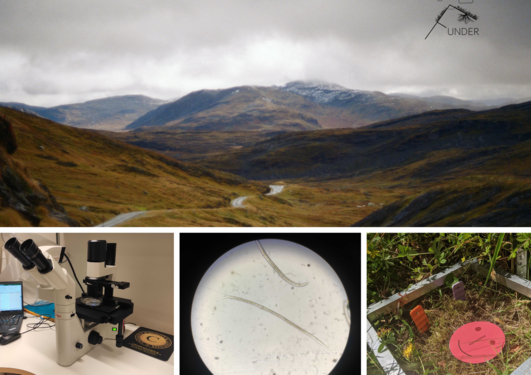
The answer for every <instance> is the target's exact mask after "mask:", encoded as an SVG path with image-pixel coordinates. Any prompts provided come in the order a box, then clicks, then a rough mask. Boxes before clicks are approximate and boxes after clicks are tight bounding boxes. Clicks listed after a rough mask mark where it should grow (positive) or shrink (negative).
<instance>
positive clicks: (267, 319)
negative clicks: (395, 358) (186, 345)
mask: <svg viewBox="0 0 531 375" xmlns="http://www.w3.org/2000/svg"><path fill="white" fill-rule="evenodd" d="M191 323H192V334H193V338H194V342H195V345H196V348H197V350H198V352H199V354H200V356H201V358H202V360H203V362H204V363H205V365H206V366H207V367H208V369H209V370H210V371H211V372H212V373H213V374H215V375H221V374H231V375H238V374H241V375H248V374H257V375H260V374H262V375H273V374H275V375H286V374H290V375H298V374H312V375H315V374H323V375H327V374H329V373H330V372H331V371H332V369H333V368H334V366H335V365H336V364H337V362H338V361H339V359H340V358H341V355H342V354H343V351H344V350H345V346H346V344H347V339H348V335H349V331H350V311H349V306H348V299H347V295H346V292H345V289H344V287H343V284H342V283H341V281H340V280H339V278H338V276H337V275H336V273H335V272H334V270H333V269H332V268H331V267H330V265H329V264H328V263H327V262H326V261H324V260H323V259H322V258H321V257H320V256H319V255H317V254H316V253H315V252H313V251H311V250H309V249H308V248H306V247H303V246H301V245H298V244H296V243H293V242H289V241H283V240H270V239H264V240H259V241H252V242H248V243H245V244H243V245H240V246H238V247H236V248H234V249H232V250H231V251H229V252H227V253H225V254H224V255H223V256H221V257H220V258H219V259H218V260H217V261H216V262H214V264H213V265H212V266H211V267H210V268H209V269H208V271H207V273H206V274H205V275H204V276H203V278H202V280H201V282H200V284H199V286H198V288H197V291H196V293H195V296H194V301H193V305H192V322H191Z"/></svg>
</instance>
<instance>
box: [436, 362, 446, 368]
mask: <svg viewBox="0 0 531 375" xmlns="http://www.w3.org/2000/svg"><path fill="white" fill-rule="evenodd" d="M437 364H438V365H439V366H442V368H444V369H446V362H444V361H441V362H438V363H437Z"/></svg>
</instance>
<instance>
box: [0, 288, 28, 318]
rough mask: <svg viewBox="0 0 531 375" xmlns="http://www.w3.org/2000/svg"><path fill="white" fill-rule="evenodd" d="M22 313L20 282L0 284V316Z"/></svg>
mask: <svg viewBox="0 0 531 375" xmlns="http://www.w3.org/2000/svg"><path fill="white" fill-rule="evenodd" d="M22 313H23V297H22V281H8V282H0V315H16V314H22Z"/></svg>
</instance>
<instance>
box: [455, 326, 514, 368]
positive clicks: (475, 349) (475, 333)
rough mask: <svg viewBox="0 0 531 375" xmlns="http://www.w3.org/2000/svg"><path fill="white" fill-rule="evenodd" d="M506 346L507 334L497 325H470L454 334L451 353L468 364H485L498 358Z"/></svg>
mask: <svg viewBox="0 0 531 375" xmlns="http://www.w3.org/2000/svg"><path fill="white" fill-rule="evenodd" d="M504 345H505V334H504V333H503V331H502V330H501V328H500V327H498V326H497V325H496V324H492V323H489V322H474V323H468V324H465V325H464V326H462V327H460V328H459V329H458V330H457V331H455V332H454V334H453V335H452V338H451V339H450V351H451V352H452V354H453V355H454V357H455V358H457V359H459V360H461V361H463V362H466V363H483V362H487V361H490V360H491V359H492V358H494V357H496V356H497V355H498V354H499V353H500V352H501V350H502V349H503V346H504Z"/></svg>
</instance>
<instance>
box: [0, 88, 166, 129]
mask: <svg viewBox="0 0 531 375" xmlns="http://www.w3.org/2000/svg"><path fill="white" fill-rule="evenodd" d="M163 103H165V101H164V100H160V99H153V98H149V97H147V96H143V95H126V96H114V97H110V98H104V99H97V100H90V101H88V102H85V103H77V104H66V105H60V106H56V107H50V108H45V107H36V106H30V105H27V104H23V103H0V106H1V107H7V108H13V109H17V110H19V111H21V112H25V113H29V114H33V115H36V116H40V117H43V118H46V119H49V120H52V121H54V122H57V123H60V124H65V125H70V126H75V127H77V128H86V129H100V130H114V131H117V130H123V129H124V128H125V126H126V125H128V124H129V123H131V122H132V121H134V120H136V119H137V118H138V117H140V116H142V115H144V114H145V113H147V112H149V111H151V110H153V109H155V108H157V107H158V106H160V105H161V104H163Z"/></svg>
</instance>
